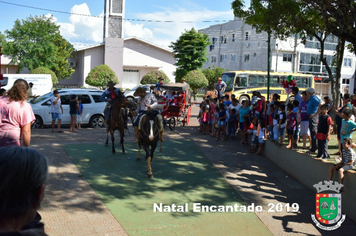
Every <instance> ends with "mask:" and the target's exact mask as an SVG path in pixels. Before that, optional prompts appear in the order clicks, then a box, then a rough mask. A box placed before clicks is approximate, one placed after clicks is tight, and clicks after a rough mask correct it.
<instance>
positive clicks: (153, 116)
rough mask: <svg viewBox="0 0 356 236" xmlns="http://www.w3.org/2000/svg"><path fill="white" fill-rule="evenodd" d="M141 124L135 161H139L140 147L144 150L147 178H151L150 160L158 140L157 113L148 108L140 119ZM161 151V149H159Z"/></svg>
mask: <svg viewBox="0 0 356 236" xmlns="http://www.w3.org/2000/svg"><path fill="white" fill-rule="evenodd" d="M142 122H143V125H142V128H141V130H140V136H139V140H138V146H139V148H138V154H137V158H136V161H140V160H141V158H140V150H141V147H143V149H144V150H145V152H146V155H145V159H146V160H147V174H148V178H152V177H153V174H152V167H151V162H152V160H153V154H154V152H155V149H156V147H157V143H158V141H159V133H160V132H159V131H160V130H159V122H160V121H159V119H158V117H157V113H156V112H155V111H153V110H149V111H147V113H146V116H145V117H144V118H143V120H142ZM161 149H162V147H161ZM160 151H161V150H160Z"/></svg>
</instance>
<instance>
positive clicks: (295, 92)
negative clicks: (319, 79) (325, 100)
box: [292, 87, 303, 104]
mask: <svg viewBox="0 0 356 236" xmlns="http://www.w3.org/2000/svg"><path fill="white" fill-rule="evenodd" d="M292 94H293V95H294V100H296V101H298V102H299V104H300V103H301V102H302V101H303V99H302V96H300V94H299V88H298V87H293V88H292Z"/></svg>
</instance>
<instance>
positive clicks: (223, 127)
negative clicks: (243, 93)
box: [216, 103, 226, 141]
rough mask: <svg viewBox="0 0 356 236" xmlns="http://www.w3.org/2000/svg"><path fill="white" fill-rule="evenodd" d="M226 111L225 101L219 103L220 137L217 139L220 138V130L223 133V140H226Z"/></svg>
mask: <svg viewBox="0 0 356 236" xmlns="http://www.w3.org/2000/svg"><path fill="white" fill-rule="evenodd" d="M225 119H226V111H225V107H224V104H223V103H220V104H219V113H218V137H217V138H216V140H220V132H222V133H223V140H224V141H225V140H226V137H225V130H226V120H225Z"/></svg>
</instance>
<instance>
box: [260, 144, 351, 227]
mask: <svg viewBox="0 0 356 236" xmlns="http://www.w3.org/2000/svg"><path fill="white" fill-rule="evenodd" d="M264 155H265V156H266V157H267V158H268V159H270V160H271V161H273V162H274V163H275V164H276V165H277V166H279V167H281V168H282V169H283V170H285V171H286V172H287V173H288V174H289V175H291V176H293V177H294V178H295V179H297V180H298V181H299V182H301V183H302V184H304V185H305V186H307V187H308V188H309V189H311V190H312V191H314V192H315V193H316V190H315V188H314V187H313V185H314V184H316V183H318V182H320V181H324V180H328V179H329V167H330V166H332V164H331V163H330V162H327V161H322V160H320V159H314V158H312V157H311V156H309V155H307V154H304V153H299V152H296V151H295V150H289V149H287V148H285V147H279V146H277V145H275V144H274V143H272V142H270V141H268V140H267V141H266V145H265V147H264ZM333 180H335V181H338V182H339V175H338V173H337V172H334V178H333ZM344 189H345V191H344V192H342V212H343V213H344V214H346V215H347V216H348V217H350V218H351V219H352V220H353V221H356V204H355V199H356V171H347V172H346V173H345V178H344ZM311 204H312V203H311ZM310 214H315V213H314V212H310Z"/></svg>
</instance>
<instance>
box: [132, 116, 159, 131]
mask: <svg viewBox="0 0 356 236" xmlns="http://www.w3.org/2000/svg"><path fill="white" fill-rule="evenodd" d="M157 118H158V121H159V122H158V129H159V132H161V131H162V130H163V119H162V116H161V115H160V114H157ZM145 121H146V114H143V115H142V116H141V117H140V120H139V122H138V129H139V130H141V129H142V127H143V124H144V123H145Z"/></svg>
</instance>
